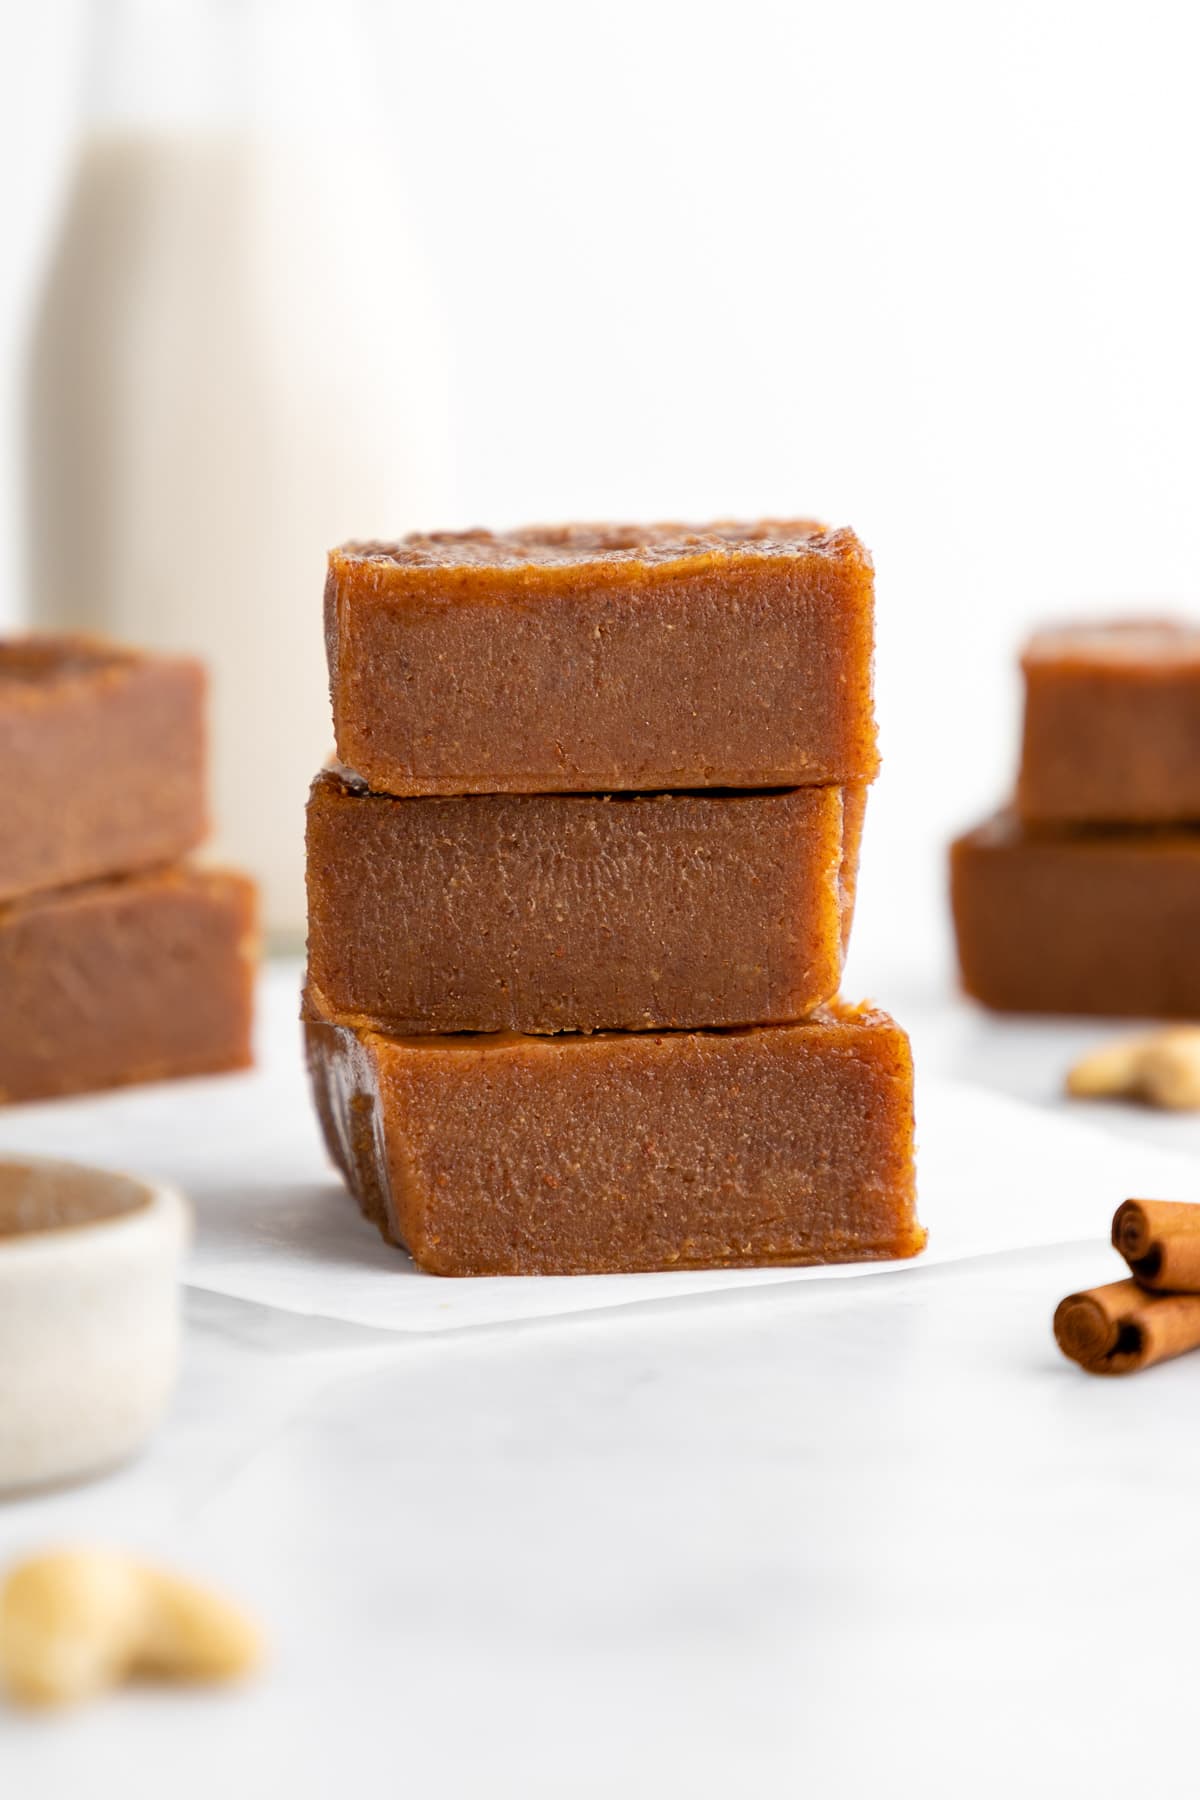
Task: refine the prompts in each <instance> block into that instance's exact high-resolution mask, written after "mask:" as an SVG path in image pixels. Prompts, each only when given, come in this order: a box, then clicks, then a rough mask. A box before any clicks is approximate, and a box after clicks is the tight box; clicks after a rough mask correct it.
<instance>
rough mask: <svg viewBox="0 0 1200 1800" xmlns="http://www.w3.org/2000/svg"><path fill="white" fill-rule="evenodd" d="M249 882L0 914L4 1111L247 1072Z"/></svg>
mask: <svg viewBox="0 0 1200 1800" xmlns="http://www.w3.org/2000/svg"><path fill="white" fill-rule="evenodd" d="M255 916H256V896H255V888H254V884H253V882H251V881H249V880H248V879H247V878H246V877H244V876H242V875H234V874H225V873H222V872H220V871H217V870H208V869H191V868H174V869H164V870H160V871H158V872H157V873H156V874H153V875H138V876H132V877H130V878H128V879H126V880H117V881H96V882H89V883H85V884H84V885H82V886H80V887H72V888H62V889H60V890H58V891H56V892H54V893H49V894H42V895H39V896H37V897H35V898H31V899H26V900H19V901H16V902H14V903H13V904H12V905H10V906H6V907H4V908H0V1100H5V1101H8V1100H37V1099H42V1098H45V1097H47V1096H50V1095H54V1094H73V1093H80V1092H83V1091H85V1090H87V1089H90V1088H108V1087H124V1086H126V1085H127V1084H129V1083H130V1082H135V1081H159V1080H162V1079H163V1078H164V1077H166V1076H174V1075H203V1074H210V1073H214V1072H216V1071H218V1070H222V1069H238V1068H243V1067H244V1066H245V1065H246V1064H248V1063H249V1061H250V1026H251V1015H252V1006H253V991H254V973H255V965H256V961H257V954H258V946H257V935H256V925H255Z"/></svg>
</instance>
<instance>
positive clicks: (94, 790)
mask: <svg viewBox="0 0 1200 1800" xmlns="http://www.w3.org/2000/svg"><path fill="white" fill-rule="evenodd" d="M204 754H205V744H204V670H203V668H202V666H201V665H200V664H199V663H198V662H193V661H190V660H188V659H186V658H178V657H165V656H150V655H144V654H142V653H141V652H138V651H132V650H123V649H118V648H117V647H115V646H114V645H111V644H106V643H103V642H101V641H100V640H98V639H92V638H81V637H63V638H49V637H46V638H18V639H11V640H9V641H8V642H4V643H0V900H10V899H13V898H14V897H15V896H17V895H19V894H27V893H32V892H34V891H35V890H37V889H40V888H50V887H64V886H66V885H67V884H68V883H70V882H75V881H91V880H93V879H95V878H96V877H97V876H101V875H114V874H118V873H122V872H129V871H132V870H134V869H142V868H149V867H151V866H152V865H154V864H156V863H164V862H170V861H172V860H173V859H174V858H176V857H178V856H182V855H183V854H184V852H185V851H187V850H190V849H191V848H192V847H193V846H194V845H196V844H198V843H199V842H200V840H201V838H202V837H203V836H204V834H205V830H206V828H207V814H206V806H205V793H204Z"/></svg>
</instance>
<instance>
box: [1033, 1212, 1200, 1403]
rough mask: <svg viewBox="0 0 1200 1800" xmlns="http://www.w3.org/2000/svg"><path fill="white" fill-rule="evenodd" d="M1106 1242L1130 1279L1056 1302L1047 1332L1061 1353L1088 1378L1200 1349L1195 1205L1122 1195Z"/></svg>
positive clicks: (1199, 1215)
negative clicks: (1121, 1260)
mask: <svg viewBox="0 0 1200 1800" xmlns="http://www.w3.org/2000/svg"><path fill="white" fill-rule="evenodd" d="M1112 1241H1113V1248H1114V1249H1116V1250H1119V1251H1120V1253H1121V1255H1122V1256H1123V1257H1124V1258H1125V1260H1126V1262H1127V1263H1128V1264H1129V1272H1130V1277H1131V1279H1129V1280H1128V1281H1114V1282H1110V1283H1109V1284H1108V1286H1106V1287H1098V1288H1089V1289H1088V1290H1087V1292H1086V1293H1082V1294H1069V1295H1068V1296H1067V1298H1066V1299H1065V1300H1063V1301H1062V1302H1061V1303H1060V1305H1059V1307H1058V1311H1057V1312H1056V1313H1055V1315H1054V1336H1055V1338H1056V1339H1057V1340H1058V1347H1059V1349H1060V1350H1061V1351H1062V1352H1063V1354H1064V1355H1065V1356H1069V1357H1070V1358H1071V1359H1072V1361H1073V1362H1077V1363H1079V1364H1080V1366H1081V1367H1082V1368H1084V1369H1086V1370H1087V1371H1088V1373H1089V1374H1091V1375H1132V1374H1135V1373H1136V1372H1137V1370H1138V1369H1148V1368H1150V1367H1151V1366H1152V1365H1153V1364H1154V1363H1158V1362H1165V1361H1166V1360H1167V1358H1168V1357H1171V1356H1182V1355H1183V1353H1184V1351H1185V1350H1196V1349H1200V1206H1189V1205H1185V1204H1184V1203H1183V1202H1181V1201H1176V1200H1126V1201H1125V1202H1124V1204H1123V1205H1122V1206H1119V1207H1118V1208H1117V1210H1116V1213H1115V1215H1114V1217H1113V1224H1112Z"/></svg>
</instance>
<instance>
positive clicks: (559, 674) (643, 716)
mask: <svg viewBox="0 0 1200 1800" xmlns="http://www.w3.org/2000/svg"><path fill="white" fill-rule="evenodd" d="M873 604H874V579H873V574H872V568H871V561H870V558H869V556H868V555H867V553H866V551H865V550H864V549H863V547H862V545H861V544H860V543H859V542H858V539H857V538H856V537H855V536H854V534H853V532H850V531H828V530H826V529H825V528H824V527H822V526H819V525H814V524H811V523H808V522H802V521H795V520H791V521H777V520H766V521H763V522H761V523H759V524H754V525H740V524H719V525H709V526H700V527H694V528H693V527H689V526H683V525H655V526H626V525H608V526H582V525H574V526H563V527H559V528H548V527H535V528H532V529H529V530H526V531H514V532H510V533H508V534H506V535H503V536H494V535H492V534H490V533H488V532H483V531H474V532H463V533H458V534H454V533H445V534H441V535H436V536H432V537H409V538H406V539H404V540H403V541H402V542H400V543H396V544H349V545H347V546H345V547H344V548H343V549H341V550H336V551H334V552H333V554H332V556H331V557H330V561H329V578H328V582H327V584H326V589H325V632H326V645H327V649H328V656H329V672H330V686H331V691H332V697H333V717H334V728H335V735H336V739H337V750H338V756H339V757H340V759H341V760H342V762H344V763H347V764H349V765H350V766H351V767H353V768H355V769H357V770H358V772H359V773H360V774H361V775H362V776H363V777H364V778H365V780H366V781H367V783H368V785H369V786H370V787H372V788H374V789H375V790H376V791H377V792H379V793H392V794H400V795H408V794H471V793H541V792H546V793H554V792H562V793H566V792H593V793H606V792H609V791H610V790H613V789H626V790H629V789H636V790H640V791H642V792H651V791H654V790H658V789H664V788H709V787H729V788H761V787H797V786H804V785H809V784H813V783H823V782H824V783H861V782H867V781H870V780H871V778H872V776H873V775H874V774H875V771H876V767H877V763H878V757H877V754H876V748H875V720H874V708H873V701H872V687H871V681H872V647H873Z"/></svg>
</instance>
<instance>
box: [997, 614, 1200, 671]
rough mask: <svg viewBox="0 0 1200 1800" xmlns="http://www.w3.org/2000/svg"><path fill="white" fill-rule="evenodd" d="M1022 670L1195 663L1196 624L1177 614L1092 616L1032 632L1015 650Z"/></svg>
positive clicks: (1198, 656)
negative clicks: (1173, 616)
mask: <svg viewBox="0 0 1200 1800" xmlns="http://www.w3.org/2000/svg"><path fill="white" fill-rule="evenodd" d="M1021 666H1022V668H1023V669H1025V670H1026V671H1027V672H1028V671H1030V670H1041V669H1044V668H1047V667H1070V668H1079V669H1088V668H1128V669H1130V670H1136V671H1137V672H1138V673H1148V672H1151V671H1152V670H1154V669H1156V668H1167V669H1170V670H1171V671H1172V672H1175V671H1177V670H1179V669H1180V668H1181V667H1183V666H1189V667H1191V666H1195V667H1197V668H1200V625H1189V624H1188V623H1186V621H1184V620H1182V619H1104V620H1098V619H1092V620H1084V621H1081V622H1080V623H1078V624H1072V625H1049V626H1046V627H1044V628H1043V629H1042V630H1041V631H1036V632H1034V634H1033V636H1032V637H1031V638H1030V639H1029V642H1028V643H1027V644H1026V645H1025V648H1024V650H1023V651H1022V653H1021Z"/></svg>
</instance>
